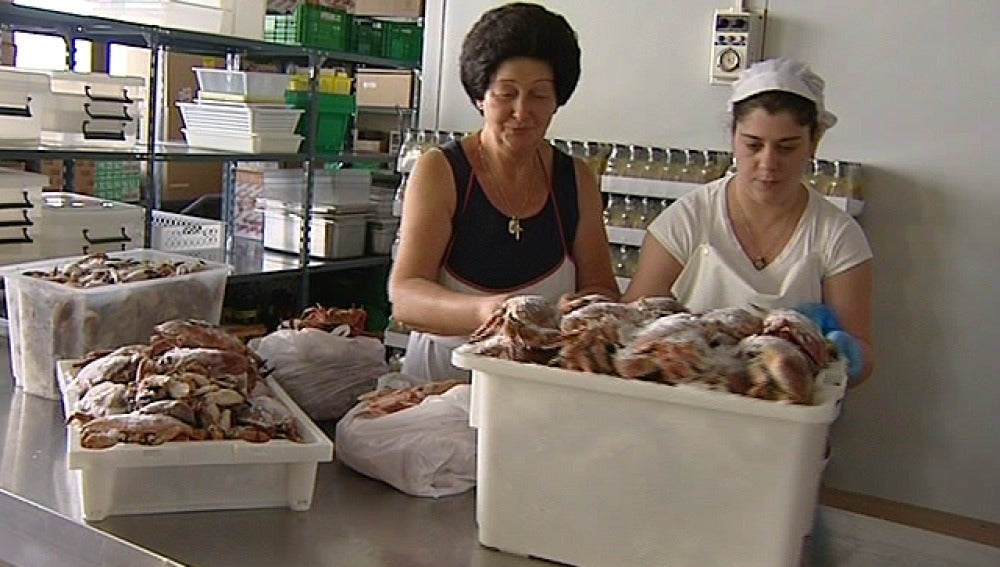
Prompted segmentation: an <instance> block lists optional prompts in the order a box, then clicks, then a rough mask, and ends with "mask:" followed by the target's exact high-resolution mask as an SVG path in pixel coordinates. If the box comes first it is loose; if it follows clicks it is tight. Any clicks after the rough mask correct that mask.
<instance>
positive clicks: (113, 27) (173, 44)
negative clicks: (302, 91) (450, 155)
mask: <svg viewBox="0 0 1000 567" xmlns="http://www.w3.org/2000/svg"><path fill="white" fill-rule="evenodd" d="M0 29H2V30H3V31H11V32H13V31H22V32H30V33H36V34H43V35H54V36H59V37H63V38H65V39H66V40H67V45H68V46H69V48H68V50H69V51H68V53H67V58H68V61H69V62H71V63H72V61H73V60H74V57H75V54H74V53H73V48H72V46H73V44H74V40H76V39H87V40H91V41H94V42H95V43H102V44H107V43H115V44H121V45H129V46H133V47H141V48H145V49H149V50H150V52H151V57H150V68H149V72H148V79H149V89H148V95H147V112H146V139H147V140H149V142H147V143H141V144H138V145H136V146H134V147H132V148H124V149H121V148H114V149H110V148H109V149H104V148H93V147H86V148H83V147H80V148H73V147H50V146H35V147H0V159H20V160H37V159H86V160H136V161H143V162H145V164H146V182H145V183H144V185H143V189H142V197H141V199H140V204H141V205H142V206H144V207H145V208H146V211H147V212H146V226H147V230H146V241H145V242H144V245H145V246H147V247H148V246H149V244H150V243H149V235H150V232H151V231H150V230H148V228H149V226H150V224H151V222H152V220H151V219H152V211H153V210H154V209H159V208H160V207H161V187H160V181H161V180H160V177H159V175H158V174H157V170H158V168H157V167H155V166H156V164H158V163H162V162H168V161H221V162H224V163H227V164H228V167H224V168H223V172H224V182H223V205H222V210H223V217H224V218H225V219H226V221H227V228H228V232H227V233H228V234H229V235H232V234H233V230H232V229H233V220H232V211H233V206H234V202H233V201H234V199H233V193H234V183H233V176H232V172H233V170H234V169H235V162H236V161H238V160H252V161H298V162H301V163H302V164H303V169H305V171H306V179H307V182H306V191H305V195H303V213H306V212H308V211H309V210H311V208H312V202H313V184H314V172H315V169H316V167H317V164H318V163H321V162H328V161H339V162H345V163H346V162H355V161H371V160H381V161H390V160H391V159H393V156H391V155H389V154H371V153H356V152H352V151H346V152H341V153H336V154H330V153H324V152H319V151H317V150H316V133H317V132H316V129H317V122H318V120H317V117H318V108H317V97H316V96H312V95H314V94H315V93H316V92H317V82H318V76H319V73H320V69H321V68H322V67H323V65H324V64H325V63H327V62H334V61H335V62H337V63H339V64H342V65H346V66H347V67H348V69H349V70H350V71H351V72H354V71H355V70H356V69H357V67H358V66H367V67H377V68H388V69H411V70H412V69H416V68H417V67H418V64H417V63H414V62H412V61H401V60H396V59H388V58H383V57H372V56H369V55H360V54H356V53H347V52H340V51H331V50H325V49H319V48H313V47H303V46H290V45H283V44H277V43H270V42H264V41H255V40H250V39H244V38H239V37H231V36H222V35H214V34H209V33H200V32H192V31H186V30H178V29H171V28H165V27H160V26H150V25H143V24H135V23H130V22H123V21H118V20H111V19H106V18H99V17H92V16H82V15H76V14H68V13H63V12H56V11H50V10H43V9H38V8H29V7H24V6H15V5H11V4H7V3H0ZM167 52H181V53H189V54H195V55H216V56H218V55H225V57H226V61H227V67H229V68H233V69H235V68H238V66H239V61H240V58H241V57H252V58H271V59H278V60H284V61H288V62H295V63H303V62H305V63H306V64H307V65H308V68H309V75H310V85H309V93H310V95H311V106H310V109H309V111H308V112H307V113H306V119H307V120H309V127H308V133H307V136H306V140H305V144H304V146H305V147H304V148H303V149H302V151H300V152H297V153H292V154H247V153H240V152H221V151H214V150H206V149H201V148H190V147H188V146H187V145H185V144H182V143H171V142H158V141H155V140H157V138H158V137H160V132H161V130H162V128H163V126H162V115H163V109H162V108H161V106H162V102H161V101H162V97H163V92H162V88H163V71H164V56H165V54H166V53H167ZM417 75H419V73H417ZM389 110H392V112H393V113H399V112H401V110H398V109H389ZM364 111H365V112H367V111H370V109H367V108H366V109H364ZM409 112H410V113H411V115H412V113H413V112H415V110H412V109H410V110H409ZM304 218H305V219H306V222H304V223H302V231H301V233H300V250H301V252H300V254H299V255H298V258H297V261H295V262H292V261H290V259H291V258H295V257H294V256H288V255H283V254H279V253H273V252H268V251H264V250H263V249H262V247H260V248H261V249H260V250H250V252H249V253H248V252H247V250H249V248H247V247H243V248H240V247H239V246H237V245H236V244H237V243H236V242H235V239H233V238H229V241H230V242H229V245H228V250H227V258H229V261H230V262H231V263H232V264H233V265H234V266H235V267H236V268H235V274H234V276H233V279H235V280H236V281H240V280H243V281H248V280H251V279H253V278H256V277H268V276H277V275H285V276H287V275H289V274H293V273H295V272H296V271H298V272H300V273H301V275H302V276H303V277H301V278H300V280H301V286H302V289H301V298H302V301H303V303H305V302H307V301H308V298H309V278H308V277H306V276H307V275H308V273H310V272H314V271H324V270H331V271H332V270H348V269H354V268H359V267H366V266H383V265H385V264H387V263H388V258H386V257H370V258H356V259H348V260H334V261H321V260H315V259H313V258H310V257H309V255H308V251H309V238H310V236H309V232H310V227H309V225H310V223H309V221H308V219H309V215H308V214H304Z"/></svg>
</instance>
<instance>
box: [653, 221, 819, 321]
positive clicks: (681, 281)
mask: <svg viewBox="0 0 1000 567" xmlns="http://www.w3.org/2000/svg"><path fill="white" fill-rule="evenodd" d="M721 214H724V213H721ZM723 220H724V221H725V222H724V223H723V226H726V227H727V229H728V234H726V235H725V238H731V239H732V241H733V242H736V235H735V234H734V233H733V230H732V226H730V224H729V222H728V218H724V219H723ZM712 225H713V223H712V222H705V223H703V224H702V227H703V228H702V234H701V235H700V242H701V244H699V245H698V247H697V248H695V250H694V253H692V254H691V257H690V258H689V259H688V262H687V263H686V264H685V265H684V269H683V270H682V271H681V273H680V275H679V276H678V278H677V281H675V282H674V285H673V287H672V288H671V291H672V292H673V293H674V296H675V297H676V298H677V299H678V300H679V301H680V302H681V303H683V304H684V305H686V306H687V308H688V309H690V310H691V311H692V312H695V313H701V312H704V311H708V310H709V309H718V308H721V307H747V306H749V305H750V304H753V305H757V306H760V307H764V308H774V307H789V308H794V307H798V306H799V305H802V304H803V303H813V302H819V301H822V300H823V287H822V286H823V284H822V281H823V273H824V270H823V261H822V257H821V256H820V253H819V252H811V253H809V254H807V255H805V256H803V257H801V258H787V257H786V256H787V255H788V254H789V253H790V249H793V250H794V249H797V247H796V246H794V243H795V242H796V239H799V238H802V231H803V230H804V228H803V227H802V225H801V220H800V225H799V226H797V227H796V229H795V232H794V233H793V234H792V237H791V238H790V239H789V240H788V243H786V244H785V248H784V249H783V250H782V251H781V253H780V254H779V255H778V256H777V257H776V258H775V259H774V261H773V262H771V264H769V265H768V266H767V267H766V268H764V269H763V270H761V271H759V272H758V271H757V270H756V268H754V267H753V265H752V262H751V261H750V258H748V257H747V256H746V254H744V253H742V251H740V252H739V253H737V254H734V255H732V256H730V257H729V258H727V257H726V255H725V254H721V253H719V250H717V249H716V248H715V247H714V246H713V245H712V244H711V242H710V239H709V236H708V234H707V233H708V232H709V228H708V227H710V226H712ZM737 246H738V244H737ZM732 262H739V263H740V265H738V266H737V265H733V264H732ZM743 274H747V276H746V277H745V276H744V275H743ZM751 279H752V280H753V281H751Z"/></svg>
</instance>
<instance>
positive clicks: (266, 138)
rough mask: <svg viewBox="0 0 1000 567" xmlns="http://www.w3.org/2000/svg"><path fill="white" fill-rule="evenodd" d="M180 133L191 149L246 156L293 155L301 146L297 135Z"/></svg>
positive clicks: (218, 132)
mask: <svg viewBox="0 0 1000 567" xmlns="http://www.w3.org/2000/svg"><path fill="white" fill-rule="evenodd" d="M181 131H182V132H183V133H184V140H185V141H187V145H189V146H191V147H194V148H206V149H211V150H223V151H230V152H246V153H248V154H270V153H276V154H294V153H297V152H298V151H299V146H300V145H301V144H302V136H299V135H297V134H288V135H282V134H234V133H230V132H221V131H217V130H192V129H190V128H183V129H181Z"/></svg>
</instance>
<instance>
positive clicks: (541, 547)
mask: <svg viewBox="0 0 1000 567" xmlns="http://www.w3.org/2000/svg"><path fill="white" fill-rule="evenodd" d="M452 360H453V362H454V363H455V364H456V365H457V366H459V367H462V368H467V369H470V370H472V371H473V374H472V389H473V394H472V411H471V415H470V421H471V422H472V425H473V426H474V427H477V428H478V461H477V483H478V487H477V491H476V520H477V522H478V524H479V541H480V542H481V543H482V544H483V545H486V546H489V547H495V548H498V549H500V550H503V551H507V552H510V553H516V554H520V555H532V556H537V557H541V558H545V559H549V560H553V561H559V562H562V563H568V564H572V565H582V566H589V565H594V566H618V565H628V566H629V567H642V566H655V567H670V566H697V567H712V566H720V567H722V566H725V567H730V566H734V565H739V566H741V567H754V566H761V567H781V566H789V567H790V566H797V565H798V561H799V555H800V549H801V546H802V540H803V537H804V536H805V535H806V534H807V533H808V532H809V529H810V527H811V525H812V515H813V512H814V508H815V504H816V498H817V491H818V488H819V480H820V475H821V472H822V469H823V463H824V451H825V448H826V440H827V433H828V429H829V426H830V423H831V422H833V421H834V419H836V417H837V415H838V413H839V410H840V400H841V398H842V397H843V394H844V387H845V384H846V378H845V375H844V370H843V365H842V364H838V365H836V366H834V367H831V368H830V369H827V370H825V371H823V373H822V374H821V380H822V386H821V387H820V388H819V391H818V393H817V396H816V404H815V405H813V406H800V405H788V404H780V403H776V402H772V401H767V400H758V399H753V398H748V397H743V396H739V395H736V394H728V393H721V392H712V391H707V390H704V389H698V388H695V387H691V386H673V387H672V386H667V385H664V384H657V383H652V382H643V381H638V380H625V379H622V378H619V377H615V376H605V375H599V374H589V373H583V372H575V371H569V370H563V369H560V368H550V367H545V366H540V365H534V364H526V363H519V362H511V361H507V360H500V359H496V358H488V357H483V356H478V355H471V354H468V353H467V352H464V350H463V348H460V349H458V350H456V351H455V353H454V354H453V359H452Z"/></svg>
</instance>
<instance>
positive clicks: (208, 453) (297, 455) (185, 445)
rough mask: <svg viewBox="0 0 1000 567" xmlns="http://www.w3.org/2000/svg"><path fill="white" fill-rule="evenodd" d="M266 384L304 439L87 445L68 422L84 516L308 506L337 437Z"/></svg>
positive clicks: (65, 373) (68, 400) (68, 366)
mask: <svg viewBox="0 0 1000 567" xmlns="http://www.w3.org/2000/svg"><path fill="white" fill-rule="evenodd" d="M73 362H74V361H72V360H61V361H59V365H58V367H59V382H60V384H66V383H68V382H69V380H70V379H72V376H73V368H72V364H73ZM267 385H268V386H269V387H270V388H271V391H272V393H273V395H274V397H275V398H276V399H277V400H278V401H280V402H281V403H283V404H284V405H285V406H287V407H288V408H289V409H290V410H291V412H292V414H293V415H294V416H295V421H296V424H297V425H298V430H299V434H300V435H301V436H302V441H301V442H299V443H296V442H294V441H288V440H284V439H280V440H273V441H268V442H267V443H248V442H246V441H230V440H224V441H175V442H169V443H164V444H163V445H157V446H148V445H135V444H124V443H119V444H118V445H115V446H113V447H109V448H107V449H85V448H83V447H81V446H80V428H79V426H77V425H71V426H69V427H68V429H67V433H66V437H67V442H66V446H67V453H68V457H67V465H68V466H69V468H70V469H71V470H78V471H79V476H78V478H79V482H80V499H81V503H82V512H83V518H84V519H85V520H87V521H91V522H94V521H100V520H103V519H104V518H106V517H108V516H117V515H126V514H155V513H160V512H187V511H195V510H237V509H247V508H272V507H282V506H287V507H288V508H291V509H292V510H308V509H309V508H310V507H311V506H312V498H313V490H314V488H315V485H316V467H317V465H318V464H319V463H320V462H326V461H330V460H332V459H333V443H332V442H331V441H330V439H329V438H327V436H326V435H325V434H324V433H323V431H322V430H321V429H320V428H319V427H318V426H316V424H315V423H313V422H312V420H310V419H309V417H308V416H306V414H305V413H304V412H303V411H302V409H301V408H299V407H298V405H296V404H295V402H294V401H293V400H292V399H291V398H290V397H289V396H288V394H286V393H285V391H284V390H282V389H281V386H280V385H279V384H278V382H277V381H275V380H274V379H273V378H267ZM65 394H67V395H64V396H63V409H64V411H65V412H66V415H69V413H70V412H71V411H72V408H74V407H75V405H76V399H75V398H74V397H73V396H72V393H71V391H70V390H67V391H65Z"/></svg>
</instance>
